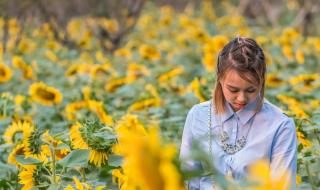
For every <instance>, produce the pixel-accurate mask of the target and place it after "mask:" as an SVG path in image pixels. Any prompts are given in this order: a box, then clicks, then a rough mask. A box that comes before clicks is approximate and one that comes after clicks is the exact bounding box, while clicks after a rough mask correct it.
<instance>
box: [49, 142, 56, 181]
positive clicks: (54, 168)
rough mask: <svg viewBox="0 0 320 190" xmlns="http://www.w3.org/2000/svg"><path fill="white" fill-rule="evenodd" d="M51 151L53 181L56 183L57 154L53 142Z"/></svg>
mask: <svg viewBox="0 0 320 190" xmlns="http://www.w3.org/2000/svg"><path fill="white" fill-rule="evenodd" d="M50 152H51V157H52V177H53V179H52V182H53V183H54V184H57V182H56V154H55V150H54V147H53V146H52V144H50Z"/></svg>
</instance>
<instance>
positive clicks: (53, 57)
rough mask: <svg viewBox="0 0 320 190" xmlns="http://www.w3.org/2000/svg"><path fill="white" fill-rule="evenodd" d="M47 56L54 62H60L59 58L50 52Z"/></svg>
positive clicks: (48, 51) (47, 52)
mask: <svg viewBox="0 0 320 190" xmlns="http://www.w3.org/2000/svg"><path fill="white" fill-rule="evenodd" d="M46 56H47V58H48V59H49V60H50V61H52V62H58V60H59V58H58V56H57V55H56V54H54V53H53V52H52V51H50V50H47V51H46Z"/></svg>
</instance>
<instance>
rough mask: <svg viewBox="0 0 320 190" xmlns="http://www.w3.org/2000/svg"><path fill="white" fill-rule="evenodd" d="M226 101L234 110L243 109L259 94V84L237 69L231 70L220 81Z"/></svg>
mask: <svg viewBox="0 0 320 190" xmlns="http://www.w3.org/2000/svg"><path fill="white" fill-rule="evenodd" d="M220 84H221V86H222V91H223V94H224V97H225V99H226V101H227V102H228V103H229V104H230V105H231V107H232V109H233V110H234V111H238V110H240V109H242V108H243V107H244V106H245V105H247V104H249V103H251V102H253V101H254V100H255V99H256V97H257V95H258V94H259V91H260V89H259V85H258V84H253V83H251V82H249V81H247V80H245V79H243V78H241V77H240V75H239V74H238V73H237V72H236V71H235V70H229V71H227V72H226V73H225V76H224V78H223V79H222V80H221V81H220Z"/></svg>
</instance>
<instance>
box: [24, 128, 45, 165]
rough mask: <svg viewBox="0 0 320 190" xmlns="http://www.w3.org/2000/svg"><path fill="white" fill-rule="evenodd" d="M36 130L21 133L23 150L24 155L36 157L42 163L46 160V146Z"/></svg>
mask: <svg viewBox="0 0 320 190" xmlns="http://www.w3.org/2000/svg"><path fill="white" fill-rule="evenodd" d="M40 137H41V133H40V132H39V131H38V130H32V131H26V132H25V133H24V134H23V144H24V152H25V156H26V157H32V158H36V159H38V160H41V161H42V162H44V163H47V162H48V158H47V157H48V156H50V154H49V152H48V151H47V146H46V145H44V143H43V142H42V140H41V138H40Z"/></svg>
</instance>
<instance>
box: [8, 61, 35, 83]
mask: <svg viewBox="0 0 320 190" xmlns="http://www.w3.org/2000/svg"><path fill="white" fill-rule="evenodd" d="M12 64H13V66H15V67H16V68H18V69H20V70H21V72H22V75H23V77H24V78H25V79H33V78H34V76H33V72H32V67H31V66H30V65H27V64H26V63H25V61H24V60H23V59H22V57H20V56H13V58H12Z"/></svg>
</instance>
